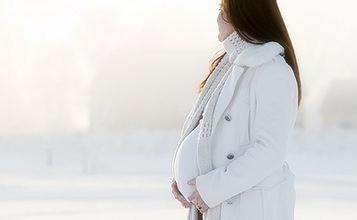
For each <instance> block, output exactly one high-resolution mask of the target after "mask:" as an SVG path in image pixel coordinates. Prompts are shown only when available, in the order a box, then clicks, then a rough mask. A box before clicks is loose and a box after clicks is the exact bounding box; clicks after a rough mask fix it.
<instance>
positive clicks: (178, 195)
mask: <svg viewBox="0 0 357 220" xmlns="http://www.w3.org/2000/svg"><path fill="white" fill-rule="evenodd" d="M171 188H172V189H171V192H172V194H173V195H174V197H175V199H177V200H178V201H179V202H180V203H181V204H182V206H184V207H185V208H188V207H190V205H191V204H190V202H189V201H187V200H186V198H185V197H184V196H183V195H182V193H181V192H180V191H179V190H178V187H177V183H176V181H175V180H173V181H172V182H171Z"/></svg>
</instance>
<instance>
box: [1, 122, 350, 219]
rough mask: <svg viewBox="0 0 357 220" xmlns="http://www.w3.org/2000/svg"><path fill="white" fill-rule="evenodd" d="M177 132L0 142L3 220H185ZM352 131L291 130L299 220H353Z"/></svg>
mask: <svg viewBox="0 0 357 220" xmlns="http://www.w3.org/2000/svg"><path fill="white" fill-rule="evenodd" d="M178 134H179V130H166V131H160V130H132V131H126V132H107V133H104V132H102V133H82V134H56V135H46V136H45V135H38V136H34V135H32V136H30V135H28V136H8V137H1V138H0V152H1V154H0V207H1V208H0V219H1V220H7V219H11V220H20V219H21V220H22V219H24V220H32V219H36V220H42V219H46V220H57V219H66V220H74V219H76V220H81V219H86V220H91V219H96V220H98V219H106V220H111V219H113V220H114V219H115V220H118V219H126V220H128V219H133V220H135V219H141V218H143V217H145V218H146V219H172V220H176V219H177V220H178V219H181V220H182V219H185V218H186V215H187V211H188V210H187V209H185V208H184V207H182V206H181V205H180V204H179V203H178V202H177V201H176V200H175V199H174V198H173V196H172V195H171V188H170V182H171V175H172V174H171V167H170V164H171V159H172V155H173V152H174V148H175V146H176V145H175V144H176V141H177V140H178ZM356 144H357V131H356V130H341V129H325V130H324V131H317V132H311V131H309V132H307V131H304V130H301V129H299V128H296V130H295V133H294V135H293V137H292V139H291V143H290V144H289V153H288V162H289V165H290V168H291V169H292V171H293V172H294V174H295V175H296V192H297V201H296V207H295V218H296V219H297V220H319V219H321V220H332V219H344V220H349V219H351V220H355V219H357V210H356V207H357V160H356V155H357V154H356V153H357V148H356Z"/></svg>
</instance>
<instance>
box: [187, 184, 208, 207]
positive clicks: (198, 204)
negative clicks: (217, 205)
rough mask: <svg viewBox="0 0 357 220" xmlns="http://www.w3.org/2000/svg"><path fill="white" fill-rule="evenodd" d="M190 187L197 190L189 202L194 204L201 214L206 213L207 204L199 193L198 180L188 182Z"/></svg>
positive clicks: (189, 198)
mask: <svg viewBox="0 0 357 220" xmlns="http://www.w3.org/2000/svg"><path fill="white" fill-rule="evenodd" d="M187 184H188V185H191V186H194V187H195V190H194V191H193V193H192V194H191V195H190V196H189V197H188V200H189V201H190V202H192V203H193V204H194V205H195V206H196V208H197V209H198V210H199V211H200V212H201V213H204V212H206V211H207V210H208V208H209V207H208V206H207V204H206V203H205V202H204V201H203V200H202V198H201V196H200V194H199V193H198V191H197V188H196V178H193V179H191V180H189V181H188V182H187Z"/></svg>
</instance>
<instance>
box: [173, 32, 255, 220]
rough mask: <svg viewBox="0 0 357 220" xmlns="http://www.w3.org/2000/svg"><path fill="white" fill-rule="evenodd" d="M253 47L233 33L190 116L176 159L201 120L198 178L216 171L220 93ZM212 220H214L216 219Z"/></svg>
mask: <svg viewBox="0 0 357 220" xmlns="http://www.w3.org/2000/svg"><path fill="white" fill-rule="evenodd" d="M252 45H253V44H251V43H249V42H247V41H245V40H243V39H242V38H241V37H240V36H239V35H238V33H237V32H233V33H231V34H230V35H229V36H228V37H227V38H226V39H225V40H224V41H223V46H224V49H225V50H226V54H225V55H224V56H223V58H222V60H221V61H220V62H219V63H218V65H217V66H216V68H215V69H214V70H213V72H212V73H211V75H210V76H209V78H208V80H207V81H206V84H205V86H204V87H203V89H202V91H201V93H200V94H199V96H198V97H197V99H196V101H195V103H194V105H193V107H192V109H191V111H190V113H189V114H188V116H187V117H186V119H185V122H184V125H183V128H182V130H181V134H180V139H179V141H178V145H177V147H176V151H175V154H174V157H175V155H176V153H177V150H178V147H179V146H180V144H181V142H182V141H183V140H184V139H185V137H186V136H187V135H188V134H189V133H190V132H191V131H192V130H193V129H194V128H195V127H196V126H197V123H198V122H199V120H200V119H201V120H202V121H201V122H200V124H199V125H200V128H199V135H198V142H197V155H200V157H201V156H202V155H204V156H202V158H207V160H205V161H200V160H197V163H198V164H197V165H198V168H199V175H203V174H205V173H207V172H209V171H211V170H212V169H213V165H212V159H211V146H210V144H211V139H210V138H211V135H212V121H213V113H214V109H215V106H216V104H217V100H218V97H219V95H220V93H221V90H222V88H223V86H224V84H225V83H226V80H227V78H228V76H229V73H230V72H231V71H230V70H231V67H232V63H233V61H234V59H235V58H236V57H237V55H238V54H239V53H240V52H241V51H242V50H244V49H245V48H248V47H250V46H252ZM197 158H198V157H197ZM191 211H192V209H191V208H190V212H189V216H190V215H191ZM210 211H211V213H210V214H211V216H212V215H213V216H216V217H214V219H217V220H218V219H219V213H220V209H214V210H213V209H212V210H210ZM213 212H214V213H213ZM206 213H207V212H205V213H204V214H206ZM192 214H193V215H194V217H193V219H197V217H198V214H200V213H198V210H197V209H194V213H192ZM210 219H212V220H213V218H210Z"/></svg>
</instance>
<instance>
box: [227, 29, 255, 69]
mask: <svg viewBox="0 0 357 220" xmlns="http://www.w3.org/2000/svg"><path fill="white" fill-rule="evenodd" d="M222 44H223V47H224V49H225V51H226V52H227V53H228V54H229V61H230V62H231V63H232V62H233V61H234V59H235V58H236V57H237V55H238V54H239V53H240V52H242V51H243V50H244V49H246V48H248V47H251V46H254V44H252V43H250V42H248V41H245V40H244V39H243V38H241V37H240V36H239V34H238V32H236V31H234V32H233V33H231V34H230V35H229V36H228V37H227V38H226V39H225V40H224V41H223V42H222Z"/></svg>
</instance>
